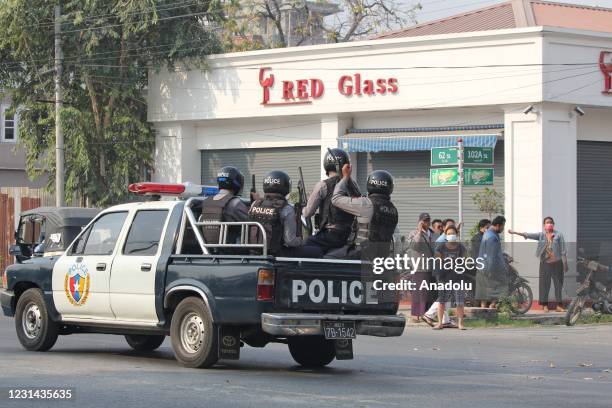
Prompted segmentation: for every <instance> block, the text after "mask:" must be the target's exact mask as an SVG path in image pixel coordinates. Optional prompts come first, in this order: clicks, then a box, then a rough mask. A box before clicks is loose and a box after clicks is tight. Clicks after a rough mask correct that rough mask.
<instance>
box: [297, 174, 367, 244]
mask: <svg viewBox="0 0 612 408" xmlns="http://www.w3.org/2000/svg"><path fill="white" fill-rule="evenodd" d="M339 181H340V177H339V176H337V175H336V176H332V177H329V178H328V179H326V180H321V181H319V182H318V183H317V184H316V185H315V188H314V190H313V191H312V193H311V194H310V197H309V198H308V204H307V205H306V208H305V209H304V211H303V215H304V216H305V217H311V216H312V215H314V213H315V211H316V210H317V209H318V210H319V217H320V221H319V225H318V229H319V231H318V232H317V234H316V235H315V236H312V237H309V238H308V241H307V242H306V244H305V245H307V246H318V247H320V248H321V250H322V251H323V252H327V251H328V250H330V249H334V248H340V247H342V246H344V245H346V243H347V241H348V238H349V236H350V234H351V231H352V228H353V222H354V221H355V216H354V215H352V214H350V213H348V212H346V211H343V210H341V209H340V208H338V207H336V206H334V205H332V195H333V192H334V189H335V188H336V185H337V184H338V182H339Z"/></svg>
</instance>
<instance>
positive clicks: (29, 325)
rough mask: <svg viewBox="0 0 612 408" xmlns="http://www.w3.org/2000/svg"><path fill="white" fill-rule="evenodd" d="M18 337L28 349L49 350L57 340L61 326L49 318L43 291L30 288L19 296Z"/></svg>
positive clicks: (16, 311)
mask: <svg viewBox="0 0 612 408" xmlns="http://www.w3.org/2000/svg"><path fill="white" fill-rule="evenodd" d="M15 328H16V329H17V338H18V339H19V342H20V343H21V345H22V346H23V348H25V349H26V350H30V351H47V350H49V349H50V348H51V347H53V345H54V344H55V342H56V341H57V336H58V333H59V326H58V324H57V323H55V322H54V321H52V320H51V319H50V318H49V314H48V313H47V305H46V303H45V299H44V297H43V293H42V291H41V290H40V289H38V288H32V289H28V290H26V291H25V292H23V294H22V295H21V296H20V297H19V300H18V301H17V307H16V308H15Z"/></svg>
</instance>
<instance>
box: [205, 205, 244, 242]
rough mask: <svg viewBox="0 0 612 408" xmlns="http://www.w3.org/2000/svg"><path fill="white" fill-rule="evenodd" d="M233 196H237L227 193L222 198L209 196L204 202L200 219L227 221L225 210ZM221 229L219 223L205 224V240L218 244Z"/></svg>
mask: <svg viewBox="0 0 612 408" xmlns="http://www.w3.org/2000/svg"><path fill="white" fill-rule="evenodd" d="M232 198H236V196H235V195H233V194H227V195H226V196H225V197H223V198H222V199H220V200H213V197H208V198H207V199H206V200H204V201H203V202H202V215H200V221H225V217H224V216H223V211H224V210H225V206H226V205H227V204H228V203H229V202H230V200H231V199H232ZM219 230H220V228H219V226H218V225H204V226H203V227H202V233H203V235H204V240H205V241H206V243H207V244H216V243H218V242H219Z"/></svg>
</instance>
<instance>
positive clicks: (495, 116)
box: [89, 77, 599, 145]
mask: <svg viewBox="0 0 612 408" xmlns="http://www.w3.org/2000/svg"><path fill="white" fill-rule="evenodd" d="M567 78H569V77H564V78H557V79H554V80H550V81H544V82H542V84H544V83H549V82H553V81H557V80H562V79H567ZM597 83H599V80H598V81H592V82H589V83H587V84H585V85H581V86H579V87H576V88H573V89H571V90H569V91H566V92H563V93H561V94H557V95H554V96H551V97H549V98H548V99H549V100H551V99H558V98H560V97H562V96H565V95H568V94H570V93H573V92H575V91H578V90H580V89H584V88H587V87H589V86H591V85H595V84H597ZM533 85H534V84H531V85H528V86H533ZM536 85H537V84H536ZM511 89H515V88H507V89H505V90H502V91H495V92H504V91H507V90H511ZM420 108H421V107H415V108H411V109H420ZM522 111H523V107H520V108H516V109H512V110H510V112H512V113H519V112H522ZM498 117H499V115H494V116H493V115H488V116H483V117H479V118H474V119H472V120H470V121H468V122H461V123H454V124H447V125H443V127H453V126H466V125H469V124H477V123H480V122H482V121H485V120H488V119H492V118H498ZM333 122H335V120H329V121H326V120H318V121H311V122H303V123H298V124H292V125H288V126H279V127H272V128H260V129H254V130H253V129H245V130H244V131H234V132H225V133H217V134H211V135H207V136H209V137H218V136H228V135H235V134H242V133H247V132H253V133H258V134H261V135H264V136H268V137H274V138H278V139H285V140H303V139H304V138H303V137H291V136H282V135H274V134H270V133H263V132H265V131H272V130H283V129H290V128H297V127H305V126H311V125H320V124H322V123H333ZM157 137H162V138H173V139H174V138H176V136H157ZM133 143H151V141H147V140H143V141H136V140H129V141H128V140H126V141H113V142H94V143H89V144H92V145H106V144H108V145H112V144H133Z"/></svg>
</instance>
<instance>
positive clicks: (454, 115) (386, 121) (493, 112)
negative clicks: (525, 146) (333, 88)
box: [353, 106, 522, 129]
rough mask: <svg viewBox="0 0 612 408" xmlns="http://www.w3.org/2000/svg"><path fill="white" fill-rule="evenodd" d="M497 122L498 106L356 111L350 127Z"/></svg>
mask: <svg viewBox="0 0 612 408" xmlns="http://www.w3.org/2000/svg"><path fill="white" fill-rule="evenodd" d="M521 107H522V106H521ZM496 123H501V124H503V123H504V110H503V109H502V108H501V107H499V106H485V107H470V108H453V109H448V108H447V109H428V110H420V111H408V110H406V111H392V112H375V113H369V112H367V113H360V114H358V115H355V116H354V118H353V127H355V128H358V129H371V128H407V127H430V126H464V125H490V124H496Z"/></svg>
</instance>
